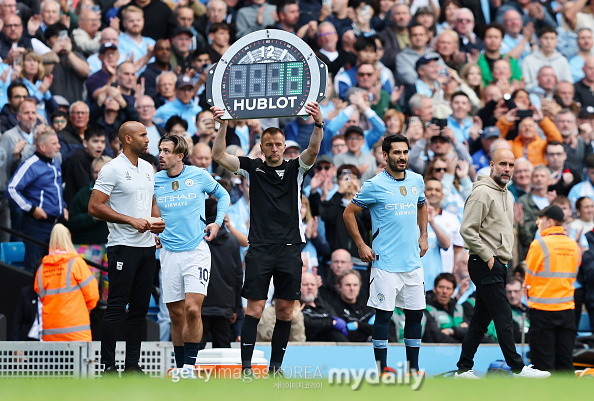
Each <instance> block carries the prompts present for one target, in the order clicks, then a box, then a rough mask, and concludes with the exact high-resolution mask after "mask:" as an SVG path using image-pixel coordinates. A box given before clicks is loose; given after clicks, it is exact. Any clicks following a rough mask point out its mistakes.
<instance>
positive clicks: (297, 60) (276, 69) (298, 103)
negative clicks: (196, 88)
mask: <svg viewBox="0 0 594 401" xmlns="http://www.w3.org/2000/svg"><path fill="white" fill-rule="evenodd" d="M327 85H328V69H327V67H326V64H324V62H322V61H321V60H320V59H318V58H317V57H316V56H315V54H314V52H313V50H311V48H310V47H309V46H308V45H307V44H306V43H305V42H303V41H302V40H301V39H299V38H298V37H297V36H295V35H293V34H290V33H288V32H285V31H280V30H274V29H269V30H261V31H257V32H254V33H251V34H249V35H246V36H245V37H243V38H241V39H239V40H238V41H237V42H235V43H234V44H233V45H232V46H231V47H230V48H229V49H228V50H227V51H226V52H225V54H224V55H223V57H222V58H221V60H220V61H219V62H218V63H217V64H215V65H214V66H213V67H212V68H211V69H210V71H209V73H208V80H207V83H206V98H207V101H208V103H209V104H210V105H213V106H218V107H222V108H224V109H225V115H224V116H223V119H249V118H265V117H290V116H305V115H307V113H306V112H305V104H306V103H308V102H311V101H318V102H319V101H320V100H322V99H324V98H325V97H326V90H327Z"/></svg>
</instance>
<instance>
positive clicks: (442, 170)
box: [433, 167, 447, 173]
mask: <svg viewBox="0 0 594 401" xmlns="http://www.w3.org/2000/svg"><path fill="white" fill-rule="evenodd" d="M433 171H434V172H435V173H445V172H446V171H447V168H445V167H435V168H433Z"/></svg>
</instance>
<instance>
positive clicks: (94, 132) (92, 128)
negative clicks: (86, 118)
mask: <svg viewBox="0 0 594 401" xmlns="http://www.w3.org/2000/svg"><path fill="white" fill-rule="evenodd" d="M94 136H99V137H104V138H105V137H106V135H105V130H103V128H101V127H100V126H98V125H87V129H85V141H90V140H91V138H93V137H94Z"/></svg>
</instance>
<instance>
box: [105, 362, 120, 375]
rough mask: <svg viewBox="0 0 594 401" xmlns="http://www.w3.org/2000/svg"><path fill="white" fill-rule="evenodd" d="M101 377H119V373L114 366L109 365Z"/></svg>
mask: <svg viewBox="0 0 594 401" xmlns="http://www.w3.org/2000/svg"><path fill="white" fill-rule="evenodd" d="M101 377H120V372H118V368H117V367H116V366H115V365H111V366H108V367H106V368H105V370H104V371H103V373H102V374H101Z"/></svg>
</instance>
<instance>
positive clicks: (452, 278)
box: [433, 273, 457, 288]
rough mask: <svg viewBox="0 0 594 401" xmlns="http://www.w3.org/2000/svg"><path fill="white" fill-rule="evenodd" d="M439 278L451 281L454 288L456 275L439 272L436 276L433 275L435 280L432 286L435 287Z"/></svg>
mask: <svg viewBox="0 0 594 401" xmlns="http://www.w3.org/2000/svg"><path fill="white" fill-rule="evenodd" d="M441 280H447V281H449V282H450V283H452V284H453V285H454V288H456V285H457V283H456V276H454V275H453V274H452V273H440V274H439V275H438V276H437V277H435V281H434V282H433V287H437V284H439V282H440V281H441Z"/></svg>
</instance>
